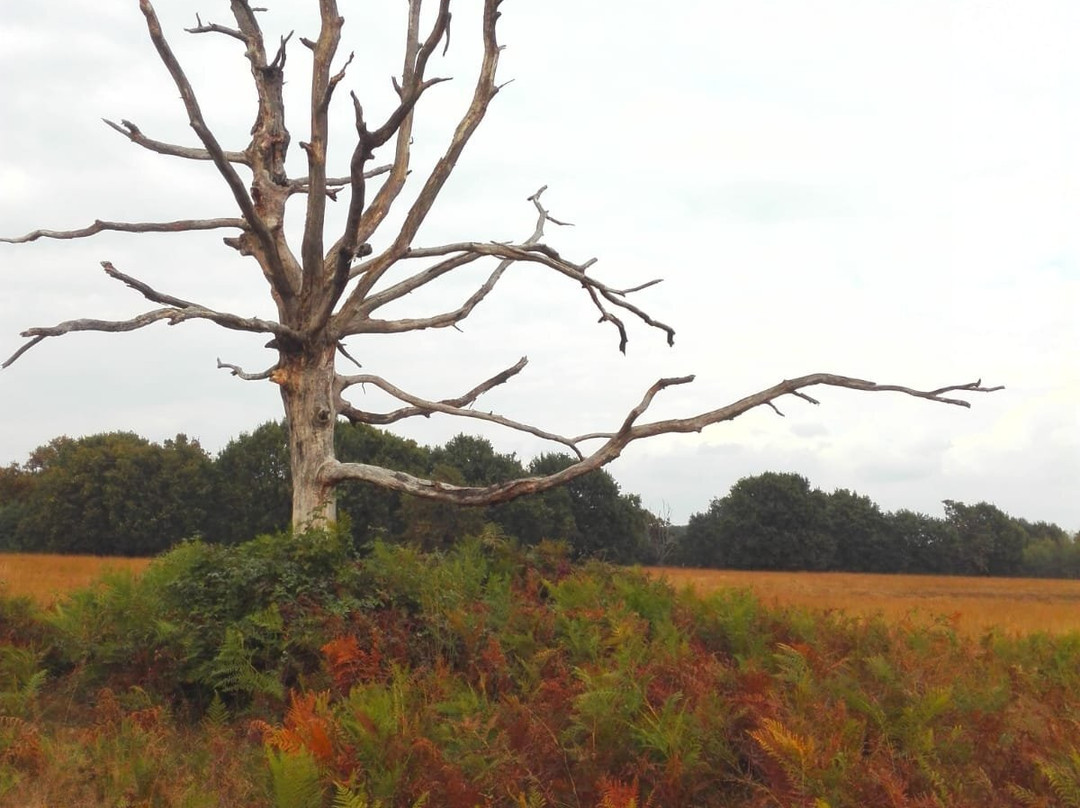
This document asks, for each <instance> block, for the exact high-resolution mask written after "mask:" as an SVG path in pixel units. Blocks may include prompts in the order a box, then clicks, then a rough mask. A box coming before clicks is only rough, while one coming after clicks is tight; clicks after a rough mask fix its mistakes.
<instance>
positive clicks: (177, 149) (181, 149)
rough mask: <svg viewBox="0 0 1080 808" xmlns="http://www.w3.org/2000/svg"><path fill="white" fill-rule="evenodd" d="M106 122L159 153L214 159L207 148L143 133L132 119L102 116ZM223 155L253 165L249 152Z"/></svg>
mask: <svg viewBox="0 0 1080 808" xmlns="http://www.w3.org/2000/svg"><path fill="white" fill-rule="evenodd" d="M101 120H103V121H104V122H105V123H106V124H108V125H109V126H110V127H112V128H113V129H115V130H116V131H117V132H119V133H120V134H121V135H123V136H124V137H126V138H127V139H128V140H130V141H131V142H132V143H134V144H136V145H138V146H142V147H143V148H144V149H148V150H149V151H152V152H157V153H158V154H165V155H168V156H169V157H183V158H184V159H186V160H213V159H214V155H212V154H211V153H210V152H209V151H208V150H207V149H197V148H193V147H191V146H177V145H176V144H174V143H165V142H164V141H162V140H154V139H153V138H149V137H147V136H146V135H144V134H143V133H142V130H140V129H139V127H137V126H136V125H135V124H133V123H132V122H131V121H128V120H123V119H121V121H120V123H114V122H113V121H110V120H109V119H108V118H102V119H101ZM221 154H222V156H223V157H224V158H225V159H226V160H228V161H229V162H230V163H239V164H240V165H251V160H250V159H249V158H248V155H247V153H245V152H242V151H224V150H222V152H221Z"/></svg>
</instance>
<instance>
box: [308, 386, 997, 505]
mask: <svg viewBox="0 0 1080 808" xmlns="http://www.w3.org/2000/svg"><path fill="white" fill-rule="evenodd" d="M692 380H693V377H692V376H690V377H686V376H684V377H679V378H673V379H661V380H659V381H657V382H656V383H655V384H654V385H653V386H652V387H650V388H649V389H648V390H647V391H646V393H645V395H644V396H643V398H642V400H641V402H640V403H639V404H638V405H637V406H636V407H634V408H633V409H632V410H631V411H630V413H629V414H628V415H627V417H626V418H625V419H624V421H623V425H622V427H621V428H620V429H619V431H618V432H615V433H611V434H608V435H605V434H602V433H596V434H594V435H592V436H591V437H597V438H600V437H602V438H605V442H604V444H603V445H602V446H600V447H599V448H598V449H597V450H596V451H594V452H593V453H592V454H590V455H588V456H586V457H584V458H582V459H580V460H578V462H576V463H574V464H572V465H570V466H568V467H567V468H565V469H563V470H562V471H559V472H557V473H555V474H549V475H545V476H538V477H524V478H521V479H516V480H509V481H507V482H502V483H496V484H494V485H488V486H459V485H452V484H449V483H444V482H439V481H437V480H427V479H423V478H420V477H415V476H413V475H411V474H406V473H404V472H399V471H390V470H388V469H384V468H381V467H379V466H371V465H367V464H364V463H342V462H339V461H337V460H332V459H331V460H328V461H327V462H326V463H325V464H324V465H323V467H322V469H321V470H320V473H319V476H320V481H321V482H322V483H324V484H326V485H336V484H338V483H340V482H344V481H346V480H361V481H365V482H370V483H374V484H376V485H379V486H382V487H385V488H390V489H392V490H395V491H400V492H402V493H406V494H412V495H413V496H417V497H422V498H424V499H430V500H435V501H439V502H449V503H454V504H457V505H492V504H496V503H499V502H506V501H508V500H511V499H514V498H516V497H519V496H522V495H523V494H533V493H539V492H541V491H547V490H549V489H551V488H555V487H557V486H560V485H563V484H565V483H568V482H570V481H571V480H573V479H576V478H577V477H580V476H582V475H583V474H588V473H589V472H590V471H595V470H596V469H598V468H600V467H602V466H604V465H606V464H608V463H610V462H611V461H612V460H614V459H616V458H617V457H618V456H619V455H620V454H622V451H623V450H624V449H625V448H626V447H627V445H629V444H630V443H632V442H633V441H635V440H640V439H642V438H647V437H652V436H654V435H660V434H670V433H679V432H700V431H701V430H702V429H704V428H705V427H706V426H710V425H712V424H717V423H721V422H723V421H731V420H733V419H735V418H737V417H739V416H740V415H742V414H743V413H745V412H747V411H748V410H751V409H753V408H755V407H759V406H763V405H772V402H773V401H774V400H775V399H777V398H780V397H782V396H785V395H795V396H798V397H799V398H802V399H804V400H807V401H811V402H813V403H817V402H816V401H815V400H814V399H812V398H811V397H810V396H808V395H806V394H805V393H802V392H801V391H802V390H803V389H804V388H806V387H813V386H816V385H825V386H829V387H843V388H847V389H850V390H860V391H865V392H896V393H902V394H904V395H909V396H914V397H916V398H923V399H927V400H929V401H935V402H938V403H942V404H953V405H956V406H961V407H970V406H971V404H970V402H968V401H966V400H964V399H960V398H953V397H951V396H948V395H946V394H948V393H954V392H967V393H990V392H994V391H995V390H1001V389H1003V388H1001V387H983V386H982V381H981V380H980V381H976V382H971V383H968V384H958V385H948V386H946V387H939V388H937V389H936V390H925V391H924V390H915V389H912V388H910V387H903V386H900V385H890V384H885V385H879V384H875V383H874V382H870V381H866V380H865V379H856V378H852V377H850V376H837V375H835V374H831V373H814V374H810V375H808V376H801V377H799V378H797V379H785V380H784V381H782V382H780V383H779V384H777V385H774V386H772V387H770V388H768V389H766V390H762V391H760V392H758V393H754V394H753V395H750V396H747V397H745V398H742V399H740V400H738V401H736V402H734V403H732V404H729V405H727V406H725V407H721V408H719V409H716V410H710V411H709V412H705V413H701V414H700V415H696V416H693V417H690V418H676V419H669V420H665V421H654V422H651V423H646V424H637V420H638V419H639V418H640V416H641V415H643V414H644V413H645V411H646V410H647V409H648V408H649V406H650V405H651V403H652V400H653V398H654V397H655V396H656V394H657V393H659V392H660V391H661V390H664V389H666V388H667V387H671V386H673V385H679V384H686V383H688V382H690V381H692ZM582 439H584V438H578V439H575V440H582Z"/></svg>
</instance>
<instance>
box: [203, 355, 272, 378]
mask: <svg viewBox="0 0 1080 808" xmlns="http://www.w3.org/2000/svg"><path fill="white" fill-rule="evenodd" d="M217 366H218V368H226V369H228V370H229V373H230V375H232V376H236V377H237V378H240V379H243V380H244V381H246V382H260V381H264V380H266V379H269V378H270V376H271V375H273V373H274V371H275V370H277V369H278V366H277V365H274V366H273V367H271V368H267V369H266V370H264V371H263V372H262V373H246V372H245V371H244V369H243V368H242V367H240V366H239V365H230V364H229V363H228V362H222V361H221V359H218V360H217Z"/></svg>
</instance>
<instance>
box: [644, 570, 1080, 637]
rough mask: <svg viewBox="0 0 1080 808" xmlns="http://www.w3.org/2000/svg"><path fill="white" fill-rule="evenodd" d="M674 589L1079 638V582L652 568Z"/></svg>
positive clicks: (976, 630) (977, 630)
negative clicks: (732, 592)
mask: <svg viewBox="0 0 1080 808" xmlns="http://www.w3.org/2000/svg"><path fill="white" fill-rule="evenodd" d="M647 572H649V574H651V575H656V576H658V577H662V578H666V579H667V580H668V581H669V582H670V583H671V584H672V585H673V586H675V587H676V588H677V589H679V588H682V587H686V586H689V587H691V588H693V589H694V590H695V591H697V592H698V593H699V594H708V593H709V592H711V591H713V590H715V589H721V588H734V589H749V590H751V591H753V592H754V594H755V595H757V597H759V598H760V599H761V600H762V601H763V602H764V603H766V604H770V605H771V604H778V605H781V606H783V605H794V606H805V607H808V608H811V609H820V610H840V611H844V612H847V613H848V614H853V615H870V614H876V613H880V614H882V615H884V616H885V617H886V618H888V619H890V620H905V619H908V620H915V621H919V620H927V621H931V620H935V619H938V618H940V617H942V616H945V617H947V618H948V619H950V620H951V621H952V622H953V623H954V624H955V625H956V627H957V629H958V630H960V631H963V632H965V633H968V634H982V633H983V632H985V631H987V630H990V629H992V628H997V629H1000V630H1002V631H1004V632H1006V633H1009V634H1027V633H1031V632H1036V631H1046V632H1051V633H1054V634H1060V633H1064V632H1068V631H1080V581H1075V580H1053V579H1036V578H961V577H954V576H941V575H869V574H861V573H846V572H744V571H739V570H696V569H679V568H674V567H653V568H650V569H648V570H647Z"/></svg>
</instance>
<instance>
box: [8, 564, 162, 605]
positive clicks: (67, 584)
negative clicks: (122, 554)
mask: <svg viewBox="0 0 1080 808" xmlns="http://www.w3.org/2000/svg"><path fill="white" fill-rule="evenodd" d="M149 563H150V559H147V558H102V557H101V556H71V555H37V554H28V553H0V595H5V596H9V597H19V596H29V597H31V598H33V599H34V600H36V601H37V602H38V603H40V604H42V605H43V606H48V605H50V604H52V603H53V602H55V601H56V600H58V599H59V598H61V597H63V596H64V595H65V594H67V593H68V592H71V591H72V590H74V589H80V588H83V587H86V586H88V585H89V584H90V583H92V582H93V581H94V579H96V578H98V577H99V576H101V575H102V574H103V573H105V572H107V571H109V570H124V569H129V570H133V571H134V572H141V571H142V570H144V569H146V567H147V565H148V564H149Z"/></svg>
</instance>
